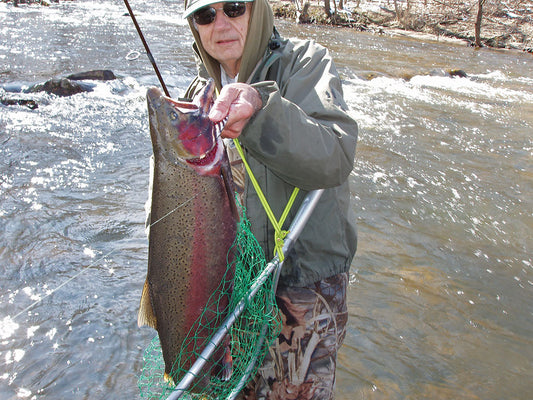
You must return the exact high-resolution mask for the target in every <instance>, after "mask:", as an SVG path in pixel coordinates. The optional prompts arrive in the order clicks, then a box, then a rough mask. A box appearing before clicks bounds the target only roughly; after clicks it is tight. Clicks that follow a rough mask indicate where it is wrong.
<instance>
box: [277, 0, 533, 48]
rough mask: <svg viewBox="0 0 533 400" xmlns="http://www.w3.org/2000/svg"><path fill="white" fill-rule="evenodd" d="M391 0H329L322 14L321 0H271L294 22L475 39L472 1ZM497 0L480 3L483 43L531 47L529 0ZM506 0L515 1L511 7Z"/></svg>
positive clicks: (532, 7)
mask: <svg viewBox="0 0 533 400" xmlns="http://www.w3.org/2000/svg"><path fill="white" fill-rule="evenodd" d="M394 3H395V2H394V1H392V0H360V1H349V2H347V3H345V4H344V5H343V7H342V9H340V8H339V7H338V3H337V4H334V1H333V0H332V1H331V7H333V9H332V10H331V15H330V16H327V15H326V13H325V11H324V3H323V1H320V2H315V1H314V2H312V3H303V4H300V3H298V2H292V1H279V0H272V1H271V4H272V8H273V10H274V14H275V15H276V17H278V18H288V19H293V20H295V21H297V22H298V23H316V24H326V25H337V26H343V27H350V28H353V29H357V30H361V31H369V32H374V33H379V34H391V35H392V34H404V35H431V36H432V37H437V38H447V39H454V40H462V41H464V42H466V43H467V44H469V45H472V46H473V45H474V42H475V37H474V29H475V27H474V24H475V20H476V16H477V1H470V2H463V3H462V5H453V4H451V3H453V2H452V1H449V2H447V1H444V0H442V1H438V0H410V1H409V2H407V3H408V4H409V7H408V8H407V6H406V5H405V4H406V2H405V1H403V2H402V1H398V3H397V4H396V5H397V7H396V8H395V6H394ZM469 3H471V4H470V5H469ZM496 3H498V4H496V5H491V3H487V6H486V7H485V8H484V13H483V19H482V24H481V43H482V45H483V46H486V47H494V48H507V49H515V50H521V51H526V52H529V53H532V52H533V4H532V3H531V2H520V1H517V2H512V1H508V2H504V1H502V2H496ZM509 3H513V4H515V5H516V6H515V7H511V6H510V5H509ZM522 3H524V4H522ZM398 4H400V5H399V6H398ZM447 4H448V6H447Z"/></svg>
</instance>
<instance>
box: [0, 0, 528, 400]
mask: <svg viewBox="0 0 533 400" xmlns="http://www.w3.org/2000/svg"><path fill="white" fill-rule="evenodd" d="M132 7H133V9H134V10H135V11H136V15H137V17H138V19H139V23H140V25H141V27H142V28H143V31H144V33H145V35H146V38H147V41H148V43H149V44H150V47H151V49H152V52H153V53H154V56H155V58H156V60H157V61H158V64H159V66H160V68H161V70H162V74H163V77H164V79H165V81H166V83H167V85H168V86H169V88H170V91H171V93H173V94H174V95H175V96H177V95H179V94H180V93H182V92H183V90H184V89H185V87H186V85H187V83H188V82H189V81H190V80H191V79H192V77H193V76H194V72H195V64H194V60H193V59H192V57H191V52H190V46H191V43H192V38H191V35H190V33H189V31H188V26H187V25H186V24H185V23H184V21H183V20H182V19H181V18H180V17H179V15H180V11H181V2H171V1H168V0H166V1H165V0H156V1H154V2H149V3H148V2H141V1H139V0H135V1H133V2H132ZM125 12H126V10H125V7H124V5H123V4H122V3H121V2H113V1H110V0H78V1H75V2H61V3H59V4H56V3H53V4H52V6H51V7H39V6H25V5H22V6H20V7H18V8H15V7H13V6H12V4H6V3H0V39H1V40H0V83H2V84H3V85H4V86H7V87H8V88H13V87H16V86H24V85H29V84H31V83H36V82H42V81H45V80H47V79H49V78H52V77H58V76H65V75H67V74H70V73H73V72H80V71H85V70H91V69H100V68H106V69H111V70H113V71H114V72H115V74H117V76H118V79H117V80H114V81H108V82H94V85H95V87H94V91H92V92H89V93H82V94H77V95H74V96H71V97H56V96H53V95H48V94H44V93H38V94H33V95H31V97H32V98H34V99H35V100H37V101H38V103H39V108H38V109H36V110H30V109H29V108H27V107H23V106H9V107H5V106H0V155H1V159H0V196H1V197H0V218H1V228H0V278H1V287H0V398H2V399H16V398H31V399H40V398H47V399H66V398H69V399H70V398H76V399H77V398H83V399H118V398H137V397H138V396H139V392H138V389H137V386H136V383H137V376H138V375H139V373H140V369H141V367H142V354H143V351H144V349H145V347H146V346H147V345H148V343H149V341H150V340H151V339H152V337H153V336H154V331H153V330H151V329H149V328H143V329H139V328H138V327H137V324H136V312H137V307H138V302H139V298H140V294H141V288H142V284H143V281H144V277H145V271H146V259H147V241H146V237H145V233H144V218H145V212H144V203H145V201H146V197H147V186H148V159H149V157H150V154H151V148H150V141H149V137H148V126H147V113H146V106H145V97H144V94H145V91H146V88H147V87H148V86H150V85H157V79H156V76H155V74H154V73H153V71H152V69H151V65H150V63H149V62H148V60H147V58H146V56H145V55H144V53H143V50H142V46H141V42H140V40H139V39H138V37H137V34H136V33H135V30H134V27H133V24H132V22H131V20H130V19H129V18H128V17H127V16H125V15H124V14H125ZM277 26H278V28H279V30H280V31H281V33H282V34H283V35H284V36H298V37H310V38H314V39H315V40H317V41H318V42H320V43H322V44H324V45H326V46H328V47H329V48H330V49H331V51H332V53H333V55H334V57H335V59H336V60H337V64H338V67H339V70H340V73H341V75H342V77H343V80H344V90H345V97H346V99H347V102H348V104H349V106H350V108H351V113H352V115H353V116H354V118H355V119H356V120H357V121H358V123H359V125H360V140H359V145H358V153H357V161H356V163H355V166H354V169H353V172H352V175H351V177H350V179H351V183H352V196H353V207H354V210H355V212H356V214H357V216H358V226H359V249H358V253H357V256H356V258H355V260H354V262H353V264H352V268H351V281H350V288H349V312H350V320H349V328H348V333H347V336H346V339H345V342H344V346H343V348H342V350H341V352H340V355H339V367H338V381H337V389H336V394H337V396H336V398H337V399H458V398H461V399H526V398H531V391H532V390H533V372H532V370H533V365H532V364H533V361H532V360H533V260H532V256H531V252H532V250H533V246H532V245H533V243H532V235H531V232H532V228H533V216H532V211H533V201H532V193H533V190H532V186H533V166H532V155H533V138H532V136H533V135H532V134H533V59H532V57H531V55H529V54H522V53H519V52H509V51H496V50H488V49H484V50H480V51H475V50H474V49H471V48H468V47H466V46H465V45H464V44H460V43H447V42H443V41H436V40H427V39H426V40H421V39H410V38H408V37H404V36H401V35H398V36H394V37H390V36H379V35H370V34H366V33H360V32H355V31H352V30H345V29H326V28H320V27H314V26H299V25H295V24H292V23H289V22H286V21H277ZM451 68H460V69H463V70H464V71H465V72H466V73H467V74H468V77H467V78H452V77H449V76H439V74H437V76H435V75H434V74H433V75H431V72H432V71H433V70H442V69H451ZM369 74H371V75H372V76H375V78H374V79H372V80H368V79H365V77H368V76H369ZM440 75H442V74H440ZM406 78H408V79H406ZM9 95H10V96H14V95H15V94H9ZM19 96H20V97H30V95H24V94H19Z"/></svg>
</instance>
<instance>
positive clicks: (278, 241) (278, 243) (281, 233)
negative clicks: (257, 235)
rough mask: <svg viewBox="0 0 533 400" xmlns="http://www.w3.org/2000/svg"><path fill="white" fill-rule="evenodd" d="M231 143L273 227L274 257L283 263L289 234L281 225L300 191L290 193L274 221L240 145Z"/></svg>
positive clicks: (236, 141)
mask: <svg viewBox="0 0 533 400" xmlns="http://www.w3.org/2000/svg"><path fill="white" fill-rule="evenodd" d="M233 143H235V147H236V148H237V152H238V153H239V155H240V156H241V158H242V161H243V162H244V166H245V167H246V171H247V172H248V176H249V177H250V180H251V181H252V185H253V186H254V189H255V191H256V192H257V196H259V200H260V201H261V204H262V205H263V208H264V209H265V212H266V214H267V216H268V219H269V220H270V223H271V224H272V226H273V227H274V231H275V234H274V240H275V241H274V256H276V254H277V255H278V256H279V259H280V261H283V260H284V259H285V256H284V254H283V241H284V240H285V236H287V234H288V233H289V231H285V230H282V229H281V227H282V226H283V223H284V222H285V219H286V218H287V216H288V215H289V211H290V209H291V207H292V205H293V204H294V201H295V200H296V196H297V195H298V192H299V190H300V189H298V188H297V187H295V188H294V190H293V191H292V194H291V197H290V198H289V201H288V202H287V205H286V206H285V210H283V213H282V214H281V218H280V219H279V221H277V220H276V217H275V216H274V213H273V212H272V209H271V208H270V206H269V205H268V202H267V199H266V197H265V195H264V194H263V191H262V190H261V188H260V187H259V183H258V182H257V180H256V179H255V176H254V174H253V173H252V169H251V168H250V166H249V165H248V162H247V161H246V158H244V151H243V150H242V147H241V144H240V143H239V141H238V140H237V139H233Z"/></svg>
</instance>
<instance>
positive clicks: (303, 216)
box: [166, 189, 324, 400]
mask: <svg viewBox="0 0 533 400" xmlns="http://www.w3.org/2000/svg"><path fill="white" fill-rule="evenodd" d="M323 192H324V189H318V190H313V191H311V192H309V193H308V194H307V196H306V197H305V198H304V200H303V202H302V204H301V206H300V208H299V209H298V212H297V214H296V216H295V217H294V219H293V220H292V223H291V226H290V227H289V233H288V234H287V236H286V237H285V240H284V244H283V249H282V252H283V253H284V254H286V253H287V252H288V251H289V250H290V249H291V248H292V246H293V245H294V242H295V241H296V239H298V237H299V236H300V234H301V233H302V230H303V229H304V227H305V224H306V223H307V221H308V220H309V217H310V216H311V214H312V213H313V210H314V209H315V207H316V205H317V203H318V200H319V199H320V196H322V193H323ZM282 266H283V261H281V260H280V259H279V256H277V255H276V256H275V257H274V259H273V260H272V261H270V262H269V263H268V264H267V266H266V267H265V268H264V270H263V272H261V274H260V275H259V276H258V277H257V278H256V279H255V281H254V282H253V283H252V285H251V286H250V289H249V290H248V292H247V293H246V294H245V295H244V296H243V297H242V299H241V301H239V303H238V304H237V305H236V306H235V309H234V310H233V312H232V313H231V314H230V315H228V317H226V319H225V320H224V322H223V323H222V326H221V327H220V328H219V329H218V331H217V332H216V333H215V334H214V335H213V337H212V338H211V339H210V340H209V342H208V343H207V344H206V346H205V348H204V350H203V351H202V353H201V354H200V356H199V357H198V358H197V359H196V361H195V362H194V364H193V365H192V367H191V368H189V370H188V371H187V373H186V374H185V375H184V376H183V378H182V379H181V381H180V382H179V383H178V384H177V385H176V387H175V388H174V391H173V392H172V393H171V394H170V395H169V396H168V397H167V399H166V400H177V399H179V398H180V397H181V396H182V395H183V394H184V393H185V391H186V390H187V389H188V388H189V386H190V385H191V383H192V382H193V380H194V378H195V377H197V376H199V375H200V372H201V370H202V368H203V366H204V365H205V363H206V362H207V360H208V359H209V357H211V356H212V355H213V353H214V351H215V349H216V347H217V346H218V345H219V344H220V343H221V342H222V340H223V339H224V337H225V336H226V335H227V333H228V331H229V329H230V328H231V326H232V325H233V324H234V323H235V321H236V320H237V318H238V317H239V315H241V314H242V312H243V311H244V309H245V308H246V305H247V304H248V303H249V301H250V300H251V299H252V298H253V297H254V296H255V295H256V293H257V292H258V291H259V289H260V288H261V286H263V284H264V283H265V282H266V280H267V279H268V277H269V276H270V275H271V274H275V275H274V287H276V286H277V280H278V277H279V272H280V271H281V267H282ZM264 336H265V332H264V329H263V332H261V339H260V340H261V341H262V340H264ZM256 360H257V354H256V356H255V357H254V358H253V359H252V361H251V362H250V365H248V367H247V368H246V371H245V374H244V376H243V377H242V378H241V380H240V381H239V382H238V384H237V386H236V387H235V388H234V390H233V391H232V392H231V393H230V395H229V397H227V400H232V399H234V398H235V397H236V396H237V394H238V393H239V392H240V390H241V389H242V388H243V387H244V385H245V384H246V381H247V380H248V377H249V375H250V374H251V372H252V370H253V367H254V364H255V362H256Z"/></svg>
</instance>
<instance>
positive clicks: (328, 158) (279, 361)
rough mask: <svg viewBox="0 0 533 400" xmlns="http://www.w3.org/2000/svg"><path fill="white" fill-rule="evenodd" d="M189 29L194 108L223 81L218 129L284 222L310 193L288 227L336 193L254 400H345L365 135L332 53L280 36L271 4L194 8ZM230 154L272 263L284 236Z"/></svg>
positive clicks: (289, 278)
mask: <svg viewBox="0 0 533 400" xmlns="http://www.w3.org/2000/svg"><path fill="white" fill-rule="evenodd" d="M184 17H186V18H188V21H189V24H190V27H191V31H192V33H193V36H194V39H195V43H194V51H195V54H196V56H197V59H198V65H199V72H198V76H197V77H196V78H195V80H194V81H193V82H192V84H191V85H190V87H189V88H188V90H187V93H186V97H188V98H193V97H194V96H195V95H196V94H197V93H198V92H199V90H200V89H201V88H202V87H203V86H204V85H205V84H206V81H207V79H209V78H210V77H211V78H213V79H214V80H215V83H216V86H217V88H218V89H219V91H220V94H219V96H218V98H217V99H216V101H215V104H214V105H213V107H212V109H211V112H210V118H211V120H213V121H214V122H219V121H221V120H223V119H224V118H225V117H228V120H227V123H226V125H225V128H224V130H223V131H222V136H223V137H225V138H231V139H233V138H238V140H239V141H240V143H241V145H242V147H243V148H244V150H245V158H246V160H247V161H248V164H249V165H250V167H251V169H252V171H253V174H254V176H255V178H256V179H257V180H258V182H259V186H260V187H261V189H262V190H263V192H264V194H265V196H266V199H267V201H268V203H269V204H270V206H271V208H272V210H273V212H274V214H275V215H276V216H278V217H279V216H280V215H281V213H282V212H283V209H284V208H285V206H286V204H287V202H288V200H289V197H290V195H291V193H292V191H293V189H294V187H298V188H300V189H301V192H300V193H299V195H298V197H297V200H296V203H295V204H294V206H293V207H292V209H291V213H290V214H289V217H288V218H287V221H288V222H287V224H286V225H288V224H289V223H290V221H291V220H292V218H293V217H294V215H295V213H296V211H297V209H298V207H299V205H300V203H301V201H302V200H303V198H304V197H305V194H306V191H310V190H313V189H318V188H324V189H326V190H325V191H324V193H323V195H322V197H321V199H320V201H319V203H318V205H317V207H316V209H315V210H314V212H313V215H312V216H311V219H310V220H309V222H308V223H307V225H306V227H305V228H304V231H303V232H302V234H301V236H300V238H299V239H298V241H297V242H296V243H295V246H294V248H293V250H291V251H290V252H289V253H288V254H286V255H285V256H286V258H285V262H284V266H283V269H282V271H281V277H280V280H279V284H278V290H277V292H276V298H277V302H278V305H279V307H280V310H281V312H282V318H283V329H282V332H281V334H280V336H279V337H278V339H277V340H276V341H275V343H274V344H273V346H272V348H271V349H270V351H269V354H268V355H267V357H266V359H265V361H264V363H263V365H262V366H261V368H260V370H259V373H258V375H257V376H256V377H255V379H254V380H253V381H252V382H251V383H250V384H249V385H248V386H247V388H246V389H245V390H244V391H243V393H242V396H243V397H244V398H246V399H299V400H307V399H321V400H323V399H330V398H333V390H334V383H335V368H336V356H337V350H338V348H339V347H340V345H341V343H342V341H343V339H344V335H345V326H346V320H347V310H346V287H347V283H348V274H347V272H348V270H349V268H350V264H351V261H352V258H353V256H354V254H355V249H356V243H357V237H356V231H355V224H354V218H353V215H352V211H351V208H350V191H349V187H348V182H347V178H348V176H349V174H350V172H351V170H352V168H353V161H354V156H355V147H356V141H357V124H356V123H355V121H353V119H352V118H351V117H350V116H349V115H348V112H347V106H346V104H345V102H344V100H343V94H342V87H341V82H340V79H339V76H338V73H337V71H336V69H335V66H334V64H333V61H332V59H331V57H330V55H329V53H328V51H327V50H326V49H325V48H323V47H322V46H320V45H318V44H316V43H314V42H312V41H300V40H285V39H283V38H281V37H280V36H279V34H278V33H277V31H276V29H275V28H274V26H273V14H272V10H271V8H270V5H269V4H268V0H255V1H249V0H248V1H245V2H217V3H213V1H212V0H186V4H185V13H184ZM229 152H230V159H231V160H232V170H233V172H234V178H235V180H236V185H237V187H238V190H239V191H240V192H241V193H242V194H241V195H242V198H243V202H244V206H245V208H246V210H247V216H248V218H249V220H250V223H251V227H252V232H253V233H254V235H255V236H256V238H257V239H258V240H259V242H260V244H261V245H262V247H263V250H264V251H265V254H266V255H267V257H269V256H270V257H271V256H272V255H273V249H274V229H273V227H272V226H271V224H270V223H269V221H268V217H267V215H266V213H265V211H264V209H263V207H262V205H261V203H260V201H259V198H258V196H257V193H255V190H254V188H253V187H252V185H250V184H249V180H248V178H246V177H245V175H244V172H243V171H244V170H243V166H242V160H240V158H239V157H238V155H235V154H233V153H234V149H231V148H230V149H229ZM285 228H286V227H284V229H285Z"/></svg>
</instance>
